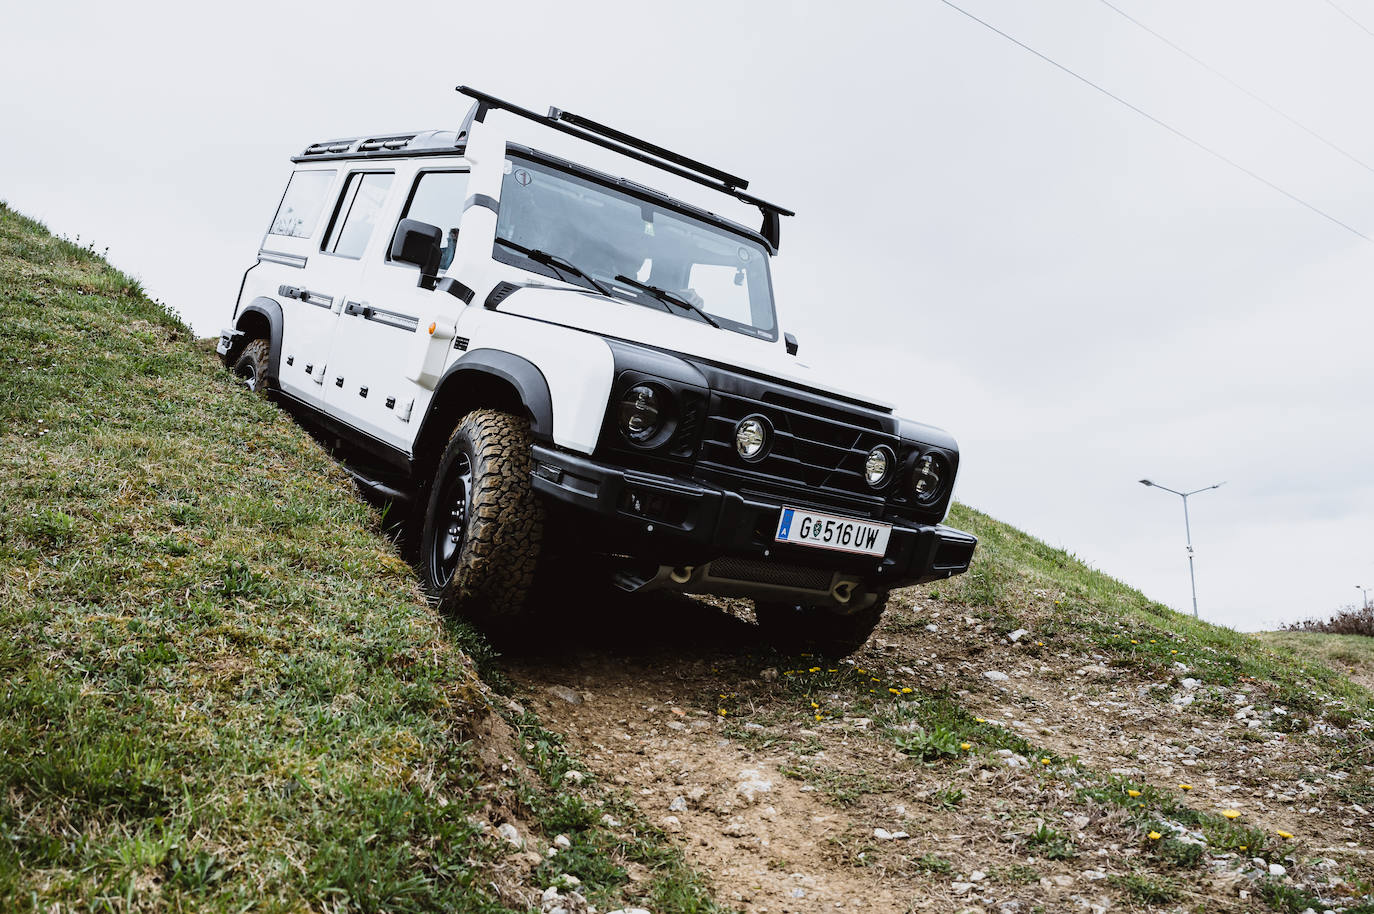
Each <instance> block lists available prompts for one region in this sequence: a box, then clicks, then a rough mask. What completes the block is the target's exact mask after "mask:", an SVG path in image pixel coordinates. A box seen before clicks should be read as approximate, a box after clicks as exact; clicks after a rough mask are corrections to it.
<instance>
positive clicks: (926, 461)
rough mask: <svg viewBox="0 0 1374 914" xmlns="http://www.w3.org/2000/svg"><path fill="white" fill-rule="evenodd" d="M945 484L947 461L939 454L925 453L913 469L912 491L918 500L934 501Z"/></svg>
mask: <svg viewBox="0 0 1374 914" xmlns="http://www.w3.org/2000/svg"><path fill="white" fill-rule="evenodd" d="M944 484H945V462H944V460H942V459H941V458H940V457H939V455H937V454H923V455H922V456H921V457H920V459H918V460H917V461H916V466H915V467H914V468H913V469H912V471H911V492H912V494H913V495H915V496H916V500H917V501H921V502H932V501H934V500H935V499H937V498H939V497H940V492H941V491H942V489H943V488H944Z"/></svg>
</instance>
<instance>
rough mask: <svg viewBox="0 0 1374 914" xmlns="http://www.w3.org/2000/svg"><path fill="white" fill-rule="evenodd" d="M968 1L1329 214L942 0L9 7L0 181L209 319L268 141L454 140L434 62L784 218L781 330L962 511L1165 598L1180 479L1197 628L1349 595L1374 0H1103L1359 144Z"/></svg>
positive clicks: (1367, 404) (1016, 9)
mask: <svg viewBox="0 0 1374 914" xmlns="http://www.w3.org/2000/svg"><path fill="white" fill-rule="evenodd" d="M956 2H958V3H959V5H960V6H963V7H964V8H965V9H966V10H968V11H969V12H970V13H973V14H974V15H976V16H978V17H979V18H982V19H984V20H986V21H988V22H989V23H991V24H993V25H995V26H996V27H997V28H999V29H1001V30H1002V31H1004V32H1007V33H1008V34H1010V35H1012V36H1014V37H1015V38H1016V39H1018V40H1019V41H1022V42H1024V43H1025V44H1028V45H1030V46H1031V47H1033V48H1035V49H1036V50H1037V51H1039V52H1041V53H1042V54H1045V55H1046V56H1048V57H1051V58H1053V59H1054V60H1056V61H1058V62H1059V63H1061V64H1063V65H1064V66H1066V67H1068V68H1070V69H1072V70H1075V71H1077V72H1078V73H1080V74H1081V75H1082V76H1084V77H1085V78H1087V79H1089V80H1092V81H1093V82H1096V83H1098V84H1099V85H1101V86H1103V87H1104V88H1106V89H1109V90H1110V91H1111V92H1113V93H1114V94H1116V95H1119V96H1121V97H1122V98H1123V99H1125V100H1126V101H1129V102H1130V103H1131V104H1133V105H1135V106H1137V107H1139V108H1141V109H1143V110H1144V111H1147V112H1148V113H1149V114H1151V115H1152V116H1154V117H1156V118H1158V119H1160V120H1162V121H1165V122H1166V123H1168V124H1170V125H1171V126H1173V127H1175V128H1176V129H1178V130H1179V131H1182V132H1183V133H1185V134H1187V135H1188V136H1190V137H1192V138H1193V139H1194V140H1196V141H1197V142H1198V143H1200V144H1202V145H1204V146H1207V147H1210V148H1212V149H1213V150H1215V151H1217V152H1218V153H1220V154H1222V155H1224V156H1225V157H1226V158H1228V159H1230V160H1232V161H1233V162H1235V163H1236V164H1237V165H1239V166H1241V167H1243V168H1245V169H1248V170H1250V171H1251V172H1254V173H1255V174H1258V175H1260V176H1262V177H1263V178H1264V179H1265V180H1267V181H1269V182H1270V183H1272V184H1275V185H1278V186H1279V187H1281V188H1283V190H1285V191H1287V192H1288V193H1290V194H1292V195H1294V196H1296V197H1299V198H1301V199H1302V200H1304V201H1306V202H1307V203H1309V204H1311V205H1312V206H1314V207H1316V208H1318V209H1320V210H1323V211H1325V212H1326V213H1328V214H1329V215H1330V216H1332V217H1333V218H1335V219H1337V220H1339V221H1341V222H1344V223H1346V224H1347V225H1348V226H1350V227H1351V228H1352V229H1354V230H1355V231H1350V230H1347V229H1346V228H1342V227H1341V226H1338V225H1336V224H1333V223H1332V222H1331V221H1329V220H1328V219H1326V218H1323V217H1322V216H1321V215H1319V214H1317V213H1314V212H1312V211H1311V210H1309V209H1306V208H1304V207H1303V206H1302V205H1300V204H1299V203H1296V202H1294V201H1293V200H1291V199H1288V198H1287V197H1285V196H1284V195H1282V194H1281V193H1279V192H1277V191H1275V190H1274V189H1271V188H1270V187H1267V186H1265V185H1264V184H1262V183H1260V182H1259V181H1257V180H1256V179H1255V178H1254V177H1251V176H1248V175H1246V174H1245V173H1243V172H1242V171H1240V170H1238V169H1237V168H1236V167H1233V166H1231V165H1228V164H1226V163H1224V162H1222V161H1219V160H1218V159H1217V158H1215V157H1213V156H1211V155H1209V154H1208V153H1207V152H1205V151H1203V150H1201V149H1199V148H1198V147H1197V146H1196V145H1193V144H1191V143H1189V142H1188V141H1187V140H1185V139H1181V138H1180V137H1178V136H1176V135H1174V134H1172V133H1170V132H1169V131H1168V130H1166V129H1164V128H1162V127H1160V126H1159V125H1157V124H1155V123H1152V122H1150V121H1149V120H1147V119H1146V118H1144V117H1142V116H1141V115H1140V114H1138V113H1136V112H1134V111H1132V110H1130V109H1129V108H1127V107H1125V106H1123V105H1122V104H1120V103H1118V102H1117V101H1114V100H1112V99H1110V98H1108V97H1106V96H1104V95H1102V94H1100V93H1098V92H1097V91H1095V90H1093V89H1092V88H1090V87H1089V86H1086V85H1084V84H1083V83H1082V82H1079V81H1078V80H1076V79H1074V78H1073V77H1072V76H1070V75H1067V74H1066V73H1064V72H1062V71H1061V70H1058V69H1056V68H1055V67H1053V66H1051V65H1050V64H1048V63H1046V62H1044V61H1043V60H1040V59H1037V58H1036V57H1034V56H1032V55H1031V54H1029V53H1027V52H1026V51H1025V50H1022V49H1021V48H1019V47H1017V46H1016V45H1014V44H1012V43H1011V42H1010V41H1008V40H1007V39H1005V38H1003V37H1000V36H998V35H997V34H995V33H993V32H992V31H989V30H988V29H987V28H985V27H983V26H981V25H979V24H978V23H976V22H974V21H972V20H970V19H968V18H966V17H965V16H964V15H961V14H960V13H959V12H957V11H956V10H954V9H951V8H950V7H949V6H947V5H945V4H944V3H942V2H940V0H914V2H892V3H885V4H884V3H846V4H835V3H815V4H805V3H797V4H783V3H740V2H737V0H736V2H728V3H723V2H695V3H692V4H675V5H671V6H669V5H666V4H643V3H600V4H596V3H576V4H573V3H538V2H531V3H519V4H461V3H431V4H405V3H393V4H376V3H368V4H363V3H348V2H333V3H329V4H312V5H310V6H305V5H297V4H292V3H287V2H274V3H270V4H269V3H255V2H241V3H236V4H222V5H215V6H210V5H198V4H185V3H176V4H166V5H154V4H139V3H126V4H110V3H106V2H99V3H97V2H65V3H48V4H36V3H35V4H8V5H7V6H6V8H5V11H4V12H3V13H0V82H2V83H3V85H4V86H5V89H4V91H3V92H0V199H5V200H7V201H8V202H9V203H10V204H11V205H12V206H14V207H15V208H17V209H19V210H20V211H22V212H25V213H27V214H29V215H32V216H34V217H36V218H39V219H41V220H43V221H44V222H45V223H47V225H48V226H49V227H50V228H51V229H52V230H53V231H54V232H58V233H62V234H66V235H68V236H69V237H72V236H76V235H80V237H81V240H82V242H83V243H84V242H86V241H88V240H90V241H94V242H95V243H96V246H97V249H104V248H105V247H106V246H108V247H109V256H110V259H111V260H112V261H113V262H114V263H115V264H116V265H118V266H119V267H121V268H122V269H124V270H126V271H127V272H129V273H132V274H134V275H136V276H138V277H140V278H141V279H142V280H143V282H144V284H145V286H146V287H147V288H148V289H149V290H150V292H151V294H153V295H155V296H156V297H158V298H160V299H162V300H163V301H165V302H167V303H168V304H170V305H171V306H172V307H174V308H175V309H176V310H177V311H179V312H180V313H181V314H182V315H183V316H184V317H185V318H186V319H187V320H189V321H190V322H191V324H192V325H193V327H194V328H195V329H196V330H197V331H198V332H199V333H201V334H204V335H212V334H214V333H215V332H216V331H217V330H218V329H219V327H220V326H221V325H223V324H224V323H225V322H226V321H227V319H228V317H229V313H230V310H231V308H232V306H233V301H234V297H235V295H236V293H237V291H238V286H239V279H240V276H241V274H242V272H243V270H244V269H245V268H246V267H247V266H249V265H250V264H251V263H252V262H253V259H254V255H255V252H256V250H257V245H258V242H259V240H260V239H261V236H262V233H263V231H264V229H265V227H266V225H267V223H268V221H269V219H270V217H271V214H272V210H273V208H274V207H275V205H276V202H277V200H278V198H279V196H280V194H281V191H282V188H283V186H284V184H285V181H286V178H287V176H288V174H289V172H290V167H291V166H290V164H289V162H288V158H289V156H290V155H292V154H294V153H296V152H298V151H299V150H300V149H302V148H303V147H304V146H306V145H307V144H308V143H310V142H314V141H317V140H321V139H325V138H329V137H335V136H347V135H355V134H359V133H368V132H384V131H395V130H405V129H423V128H430V127H453V126H456V124H457V122H458V121H459V119H460V117H461V116H462V114H463V112H464V110H465V106H464V104H463V101H462V99H460V98H459V97H458V96H457V95H456V94H455V93H454V92H453V91H452V90H453V87H454V86H455V85H457V84H458V83H467V84H469V85H473V86H476V87H478V88H481V89H484V90H486V91H488V92H491V93H493V94H496V95H498V96H501V97H503V98H507V99H509V100H511V101H514V102H516V103H519V104H522V105H525V106H526V107H530V108H534V109H536V110H543V109H544V108H545V107H547V106H548V105H557V106H559V107H562V108H566V109H568V110H571V111H575V112H577V113H579V114H584V115H586V116H588V117H591V118H594V119H596V120H600V121H602V122H606V123H610V124H612V125H614V126H617V127H619V128H621V129H623V130H626V131H628V132H630V133H634V134H637V135H641V136H644V137H646V138H649V139H652V140H654V141H655V142H658V143H660V144H662V145H665V146H668V147H670V148H673V149H676V150H679V151H681V152H683V153H685V154H687V155H691V156H694V157H696V158H699V159H703V160H705V161H707V162H709V163H711V164H714V165H717V166H719V167H721V168H724V169H726V170H728V171H732V172H734V173H736V174H742V175H744V176H745V177H747V178H749V179H750V181H751V187H750V189H751V190H752V191H756V192H757V193H758V194H759V195H760V196H762V197H764V198H766V199H769V200H773V201H775V202H777V203H779V204H781V205H784V206H787V207H790V208H793V209H795V210H797V213H798V215H797V217H796V218H794V219H788V220H784V223H783V234H782V245H781V252H780V256H779V258H778V260H777V262H776V264H775V282H776V288H777V292H778V296H779V312H780V318H781V322H782V324H783V326H784V329H787V330H790V331H793V332H795V333H796V334H797V335H798V336H799V337H800V340H801V347H802V350H801V351H802V355H803V357H804V360H805V361H807V362H809V363H811V364H813V365H816V366H817V367H827V368H830V369H833V370H834V371H835V372H836V373H837V374H838V375H839V376H840V377H841V378H842V380H843V383H844V385H845V386H846V387H850V388H853V389H857V390H863V391H867V392H871V393H873V394H875V395H877V396H879V397H882V398H884V399H886V400H889V401H891V402H895V403H897V404H898V405H899V407H900V410H901V412H902V413H903V414H904V415H906V416H908V417H910V418H913V419H917V420H920V421H925V422H931V423H934V424H937V425H941V426H943V427H944V428H947V429H948V430H950V431H951V432H952V433H953V434H954V435H955V436H956V437H957V438H958V439H959V442H960V445H961V448H962V452H963V466H962V472H961V474H960V480H959V484H958V489H957V495H958V497H959V498H960V499H962V500H963V501H965V502H967V503H969V504H971V505H973V506H975V507H977V508H980V509H982V510H984V511H986V512H988V513H990V514H992V515H993V516H995V517H998V518H1000V519H1003V520H1006V521H1009V522H1011V523H1013V524H1015V525H1017V526H1019V527H1021V528H1023V529H1025V530H1027V531H1029V532H1030V533H1032V534H1034V535H1036V536H1038V537H1040V538H1042V539H1044V540H1046V541H1048V542H1050V543H1052V544H1054V545H1057V546H1062V547H1064V548H1066V549H1068V550H1069V551H1070V552H1072V553H1074V554H1075V555H1077V556H1078V557H1080V558H1082V559H1085V560H1086V561H1088V562H1089V563H1090V564H1091V565H1093V566H1094V567H1096V568H1100V569H1102V570H1103V571H1106V572H1107V573H1109V574H1112V575H1114V576H1116V577H1118V578H1121V579H1122V580H1124V581H1126V582H1128V583H1130V584H1133V585H1135V586H1137V587H1139V588H1141V589H1142V590H1144V591H1145V592H1146V593H1147V594H1149V595H1150V596H1151V597H1154V598H1156V599H1158V600H1161V601H1163V602H1165V603H1168V604H1169V605H1171V606H1174V607H1176V608H1178V609H1189V608H1190V605H1191V601H1190V596H1189V588H1188V570H1187V559H1186V554H1185V551H1184V536H1183V533H1184V531H1183V517H1182V507H1181V503H1180V500H1179V499H1178V498H1177V497H1175V496H1172V495H1168V494H1167V493H1164V492H1162V491H1159V490H1157V489H1155V490H1151V489H1146V488H1145V487H1143V486H1140V485H1138V484H1137V482H1136V480H1138V479H1140V478H1142V477H1150V478H1152V479H1154V480H1156V481H1158V482H1160V483H1162V484H1164V485H1167V486H1170V487H1172V488H1175V489H1180V490H1187V489H1194V488H1199V487H1202V486H1206V485H1210V484H1212V483H1215V482H1220V481H1222V480H1225V481H1226V482H1227V485H1225V486H1223V487H1222V488H1221V489H1219V490H1216V491H1209V492H1205V493H1203V494H1201V495H1198V496H1196V497H1195V498H1193V499H1190V500H1189V504H1190V510H1191V513H1192V521H1193V536H1194V545H1195V547H1196V550H1197V590H1198V601H1199V604H1200V606H1201V610H1202V615H1203V616H1204V618H1208V619H1212V620H1214V621H1219V622H1223V623H1225V624H1228V625H1232V626H1235V627H1237V628H1242V629H1256V628H1266V627H1272V626H1273V625H1275V624H1276V623H1278V622H1281V621H1285V620H1292V619H1296V618H1301V617H1305V616H1309V615H1315V614H1324V613H1327V612H1329V611H1331V610H1334V609H1336V608H1338V607H1340V606H1343V605H1347V604H1351V603H1356V602H1358V601H1359V600H1360V594H1359V592H1358V591H1357V590H1355V585H1357V584H1367V585H1370V586H1374V522H1371V518H1374V479H1372V478H1371V477H1372V475H1374V474H1371V459H1370V458H1371V454H1374V371H1371V352H1374V311H1371V308H1370V307H1369V304H1368V301H1369V298H1370V289H1371V268H1374V243H1372V242H1371V241H1369V240H1367V239H1365V238H1362V237H1359V235H1358V234H1357V232H1358V233H1363V234H1365V235H1369V236H1371V237H1374V168H1371V167H1370V166H1374V118H1371V117H1370V116H1369V108H1370V105H1369V99H1368V95H1369V87H1370V86H1371V85H1374V34H1371V33H1370V32H1368V31H1365V30H1364V29H1362V27H1361V25H1360V24H1357V23H1356V22H1354V21H1352V19H1351V18H1348V17H1347V16H1345V15H1343V14H1342V11H1344V12H1345V13H1348V14H1349V17H1354V19H1355V20H1358V22H1359V23H1362V24H1363V26H1367V27H1368V28H1370V29H1374V0H1336V2H1337V4H1338V7H1336V6H1333V5H1331V4H1330V3H1328V2H1325V0H1286V2H1276V0H1273V2H1256V0H1218V2H1204V3H1199V2H1197V0H1188V2H1184V0H1148V2H1147V0H1113V2H1114V3H1116V5H1117V6H1119V7H1120V8H1121V9H1122V10H1124V11H1125V12H1127V13H1129V14H1130V15H1131V16H1133V17H1134V18H1136V19H1138V20H1140V22H1142V23H1144V24H1145V25H1147V26H1149V27H1150V28H1151V29H1153V30H1154V31H1156V32H1158V33H1160V34H1162V35H1164V36H1165V37H1167V38H1168V39H1169V40H1170V41H1172V42H1174V43H1175V44H1177V45H1179V46H1180V47H1182V48H1184V49H1185V50H1186V51H1188V52H1189V53H1190V54H1192V55H1194V56H1195V57H1197V58H1199V59H1201V60H1202V61H1205V62H1206V64H1207V65H1208V66H1210V67H1211V68H1213V69H1215V70H1217V71H1220V72H1221V73H1224V74H1226V76H1228V77H1229V78H1230V79H1231V80H1234V81H1235V82H1236V83H1239V84H1240V85H1242V86H1244V87H1245V88H1246V89H1248V90H1249V91H1250V92H1252V93H1254V94H1255V95H1257V96H1259V97H1260V98H1262V99H1263V100H1264V101H1265V102H1267V103H1268V104H1269V105H1272V106H1274V107H1275V108H1277V109H1279V110H1281V111H1283V112H1284V113H1285V114H1287V115H1289V116H1290V117H1292V118H1294V119H1296V120H1297V121H1299V122H1300V123H1301V124H1302V125H1304V126H1305V127H1307V128H1309V129H1310V130H1312V131H1314V132H1315V133H1317V134H1319V135H1320V137H1321V138H1322V139H1324V140H1325V141H1326V143H1331V144H1334V145H1335V146H1338V147H1340V148H1341V149H1343V150H1344V151H1345V152H1346V153H1348V154H1349V155H1350V156H1353V158H1354V159H1357V160H1359V161H1358V162H1357V161H1352V159H1351V158H1350V157H1347V156H1346V155H1343V154H1342V153H1341V152H1338V151H1336V150H1333V149H1332V148H1331V146H1329V145H1327V144H1326V143H1324V142H1323V141H1322V139H1316V138H1314V137H1313V136H1311V135H1310V134H1308V133H1306V132H1304V131H1303V130H1302V129H1300V128H1299V127H1296V126H1294V125H1293V124H1292V123H1290V122H1289V121H1287V120H1285V119H1284V118H1283V117H1281V116H1280V115H1278V114H1275V113H1274V111H1272V110H1270V109H1269V108H1267V107H1266V106H1265V105H1264V104H1261V103H1259V102H1257V101H1255V100H1254V99H1252V98H1251V97H1249V96H1247V95H1246V94H1244V93H1243V92H1241V91H1238V90H1237V89H1235V88H1233V87H1232V86H1230V85H1228V84H1227V83H1226V82H1225V81H1223V80H1222V79H1220V78H1218V77H1217V76H1216V75H1214V74H1213V73H1211V72H1209V71H1208V70H1207V69H1205V68H1203V67H1201V66H1199V65H1198V64H1197V63H1195V62H1193V61H1190V60H1189V59H1188V58H1187V57H1185V56H1183V55H1181V54H1179V53H1178V52H1177V51H1175V50H1173V49H1171V48H1170V47H1169V46H1167V45H1165V44H1163V43H1162V42H1160V41H1159V40H1158V39H1157V38H1155V37H1153V36H1151V35H1150V34H1149V33H1147V32H1145V31H1142V30H1141V28H1139V27H1138V26H1137V25H1135V24H1133V23H1131V22H1130V21H1128V20H1127V19H1126V18H1124V17H1123V16H1122V15H1120V14H1119V13H1118V12H1116V11H1114V10H1113V9H1111V8H1109V7H1108V6H1106V5H1105V4H1104V3H1103V2H1101V0H1041V2H1036V3H1033V4H1032V3H1024V2H1013V0H956ZM531 139H534V137H532V138H531ZM543 145H547V146H555V145H558V144H554V143H544V144H543ZM559 148H563V149H566V147H564V146H560V147H559ZM596 162H597V163H602V162H603V160H601V159H597V160H596ZM627 170H628V169H627ZM638 174H642V172H641V173H638ZM658 183H659V184H660V185H662V186H664V187H665V189H668V190H673V191H676V190H677V189H678V185H675V184H672V183H670V182H669V181H659V182H658ZM694 199H697V200H699V201H700V200H701V198H700V197H694ZM701 202H707V203H710V204H712V205H713V206H715V208H717V209H720V210H728V209H729V207H727V206H720V205H719V203H718V201H710V200H706V201H701ZM741 215H747V214H746V213H741ZM749 218H750V219H751V221H752V219H754V218H756V217H755V216H752V215H751V216H749Z"/></svg>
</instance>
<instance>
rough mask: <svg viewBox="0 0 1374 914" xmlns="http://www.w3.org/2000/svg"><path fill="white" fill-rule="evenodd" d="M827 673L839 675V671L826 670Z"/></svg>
mask: <svg viewBox="0 0 1374 914" xmlns="http://www.w3.org/2000/svg"><path fill="white" fill-rule="evenodd" d="M826 672H827V673H838V672H839V670H826Z"/></svg>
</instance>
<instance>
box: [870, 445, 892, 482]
mask: <svg viewBox="0 0 1374 914" xmlns="http://www.w3.org/2000/svg"><path fill="white" fill-rule="evenodd" d="M896 466H897V455H896V454H894V453H892V448H890V447H888V446H887V445H885V444H880V445H878V446H877V447H875V448H874V449H873V450H871V451H869V452H868V456H867V457H866V458H864V482H866V483H868V485H869V487H870V488H873V489H881V488H882V487H883V486H885V485H887V483H888V481H889V480H891V479H892V473H893V470H894V469H895V468H896Z"/></svg>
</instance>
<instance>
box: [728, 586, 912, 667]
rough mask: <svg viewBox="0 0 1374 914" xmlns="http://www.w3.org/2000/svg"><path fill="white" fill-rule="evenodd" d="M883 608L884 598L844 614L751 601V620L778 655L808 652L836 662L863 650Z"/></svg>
mask: <svg viewBox="0 0 1374 914" xmlns="http://www.w3.org/2000/svg"><path fill="white" fill-rule="evenodd" d="M886 608H887V594H880V595H879V596H878V599H877V600H876V601H875V602H874V603H873V605H872V606H869V607H867V608H866V609H859V610H855V611H853V612H851V613H847V614H846V613H843V612H842V610H840V609H838V608H835V607H830V606H812V605H809V604H806V603H774V602H767V601H763V600H755V601H754V617H755V618H756V619H757V620H758V623H759V634H760V635H761V637H762V638H763V640H764V642H765V643H766V644H768V645H770V646H772V647H775V648H777V649H778V650H780V651H784V652H794V651H804V650H812V651H817V652H819V653H821V654H824V655H825V656H827V657H835V658H840V657H848V656H849V655H850V654H852V653H854V652H855V651H857V650H858V649H859V648H861V647H863V646H864V644H865V643H866V642H867V641H868V639H869V637H870V636H871V635H872V634H873V629H875V628H877V627H878V621H879V620H880V619H882V617H883V610H884V609H886Z"/></svg>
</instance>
